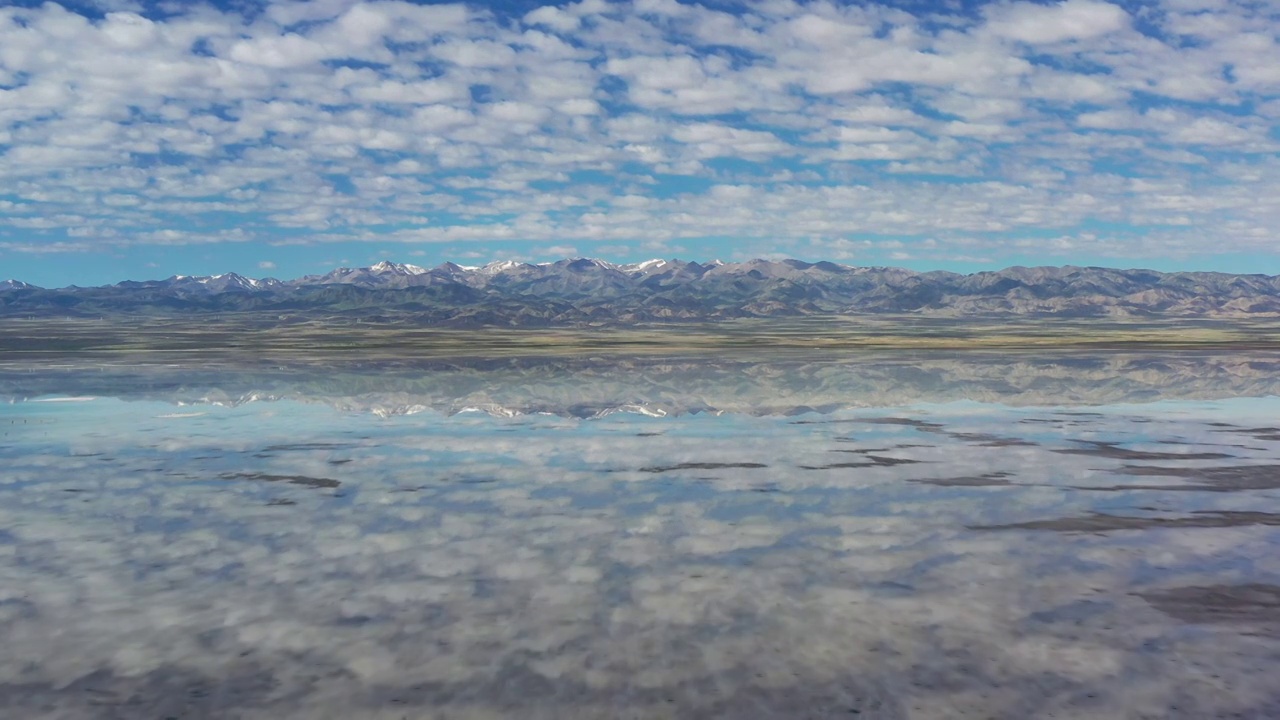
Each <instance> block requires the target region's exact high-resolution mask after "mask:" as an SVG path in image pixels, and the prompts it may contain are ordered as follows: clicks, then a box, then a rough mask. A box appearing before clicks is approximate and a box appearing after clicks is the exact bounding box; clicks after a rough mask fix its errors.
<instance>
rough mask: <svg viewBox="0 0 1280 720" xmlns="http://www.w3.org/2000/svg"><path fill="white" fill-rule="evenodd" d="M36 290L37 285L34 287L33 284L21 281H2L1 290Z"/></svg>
mask: <svg viewBox="0 0 1280 720" xmlns="http://www.w3.org/2000/svg"><path fill="white" fill-rule="evenodd" d="M34 288H35V285H32V284H31V283H25V282H22V281H21V280H4V281H0V290H30V289H34Z"/></svg>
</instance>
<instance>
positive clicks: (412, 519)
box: [0, 356, 1280, 720]
mask: <svg viewBox="0 0 1280 720" xmlns="http://www.w3.org/2000/svg"><path fill="white" fill-rule="evenodd" d="M1068 360H1069V362H1070V363H1072V364H1071V365H1070V368H1077V369H1081V374H1080V378H1081V381H1080V383H1078V384H1072V383H1071V382H1070V380H1069V377H1070V376H1069V374H1068V367H1067V366H1064V365H1063V363H1064V362H1068ZM1068 360H1063V359H1062V358H1057V359H1053V358H1040V359H1036V358H1015V359H1006V360H994V359H989V358H981V359H977V360H965V359H963V358H924V359H921V358H901V357H881V358H876V359H872V360H865V359H864V360H860V361H857V362H843V363H835V362H832V363H803V362H791V361H779V360H774V361H769V362H762V363H759V364H756V365H752V364H749V363H741V362H739V363H733V364H730V365H726V366H721V365H711V364H706V363H703V364H697V363H692V362H688V363H680V362H677V361H640V360H636V361H632V364H630V365H628V364H627V363H626V362H623V363H620V364H616V365H613V366H611V367H606V366H602V365H600V364H599V363H592V362H590V361H585V360H584V361H564V362H562V363H560V364H558V365H556V364H549V363H546V362H540V363H523V364H522V363H521V362H519V361H516V362H508V361H502V362H500V363H496V364H494V365H493V366H492V367H488V366H485V365H484V364H483V363H480V364H477V363H471V364H453V365H449V366H431V367H424V366H411V367H404V368H398V369H397V368H388V367H375V368H359V367H356V368H352V367H343V368H332V367H330V368H322V369H316V368H313V369H312V370H313V371H312V372H311V373H309V374H308V375H305V376H304V375H300V374H298V372H297V369H296V368H294V369H291V370H270V369H265V370H261V369H260V370H245V369H236V370H232V369H227V368H210V367H198V366H191V367H172V368H170V367H147V366H135V367H128V368H127V367H107V368H105V369H102V368H100V367H77V366H69V367H64V368H52V369H44V370H40V371H37V372H26V371H25V370H26V369H22V368H16V367H11V368H9V369H8V370H7V371H5V372H3V373H0V387H3V388H5V393H6V394H7V395H9V396H11V397H18V398H21V397H30V398H44V397H52V396H56V397H61V398H68V397H69V398H74V399H73V400H70V401H62V402H16V403H14V404H10V405H3V406H0V430H2V431H3V433H4V436H3V438H2V440H0V463H3V467H4V468H5V471H4V472H3V474H0V633H2V634H3V637H4V638H5V652H4V653H0V716H4V717H23V718H27V717H31V718H40V717H49V718H137V717H236V718H282V717H298V718H401V717H411V718H435V717H439V718H446V717H447V718H473V717H474V718H482V717H520V718H574V717H581V718H600V717H629V718H630V717H634V718H669V717H723V718H799V717H815V718H825V717H867V718H893V719H897V718H911V719H912V720H915V719H917V718H956V717H996V718H1028V717H1059V718H1135V717H1153V718H1154V717H1159V718H1213V717H1246V718H1248V717H1252V718H1266V717H1276V716H1278V715H1280V695H1277V692H1276V691H1275V689H1274V681H1273V680H1272V677H1273V675H1274V671H1275V669H1276V657H1277V653H1278V652H1280V638H1278V637H1277V632H1278V631H1280V612H1278V611H1277V607H1280V603H1277V601H1276V598H1277V597H1280V555H1277V554H1276V553H1275V552H1274V548H1275V543H1276V541H1277V539H1280V528H1278V527H1276V526H1277V525H1280V496H1277V494H1276V488H1277V485H1275V484H1274V482H1273V481H1274V478H1275V477H1276V476H1277V473H1276V471H1275V468H1276V467H1277V466H1280V437H1278V436H1277V433H1278V432H1280V431H1276V430H1275V429H1274V428H1272V427H1271V425H1272V424H1273V418H1274V417H1275V415H1276V412H1277V410H1280V402H1277V401H1276V400H1275V399H1273V398H1270V397H1265V396H1267V395H1272V394H1274V393H1273V384H1274V383H1276V382H1280V380H1277V377H1276V375H1274V374H1268V368H1273V367H1275V365H1274V363H1275V362H1276V360H1275V359H1274V358H1273V359H1267V358H1265V357H1250V358H1240V357H1237V358H1229V357H1217V358H1214V357H1198V358H1197V357H1192V358H1150V357H1147V358H1143V357H1134V356H1129V357H1125V358H1116V357H1100V358H1081V357H1076V358H1070V359H1068ZM556 367H559V368H561V369H560V370H558V371H557V370H555V369H554V368H556ZM1154 368H1160V369H1159V370H1157V369H1154ZM1037 372H1039V373H1040V375H1039V376H1037ZM1108 372H1110V373H1111V374H1110V375H1108V374H1107V373H1108ZM486 378H488V379H487V380H486ZM948 383H951V384H948ZM202 397H203V398H205V401H203V402H202V401H201V398H202ZM251 398H256V399H259V400H262V399H267V398H280V399H277V400H276V401H274V402H242V401H243V400H246V399H251ZM484 398H489V399H490V400H492V402H493V404H494V406H496V407H500V408H503V409H504V411H503V412H497V411H495V412H493V414H485V413H465V414H456V413H457V411H459V410H461V409H463V408H465V407H481V406H482V405H483V403H482V402H480V401H481V400H483V399H484ZM993 398H996V399H1000V400H1001V401H1002V402H989V401H987V400H991V399H993ZM1091 398H1092V400H1091ZM389 399H394V400H395V402H391V403H390V404H383V403H386V402H388V400H389ZM211 400H217V401H218V402H219V403H220V404H213V403H212V402H210V401H211ZM975 400H983V401H984V402H975ZM401 401H404V402H406V403H409V404H408V405H407V406H409V407H419V408H420V409H427V410H429V411H428V412H419V413H416V414H401V413H398V412H392V411H390V410H388V409H389V408H391V409H394V408H401V407H406V406H405V405H400V404H397V403H399V402H401ZM176 402H183V403H190V404H192V406H191V407H187V408H176V407H175V403H176ZM468 403H471V404H470V405H468ZM1120 403H1126V404H1120ZM1082 405H1089V406H1088V407H1081V406H1082ZM628 406H630V407H632V409H634V410H638V411H636V412H629V413H628V412H613V413H608V412H603V411H602V409H603V408H619V407H628ZM805 408H814V409H816V410H818V412H805V411H804V409H805ZM696 409H705V410H708V411H710V410H715V411H717V412H721V413H722V414H720V415H716V414H713V413H711V412H694V410H696ZM659 410H661V411H662V413H666V415H665V416H663V417H655V416H657V415H661V414H662V413H660V412H658V411H659ZM374 411H379V412H374ZM641 411H642V412H641ZM725 411H735V412H725ZM539 412H541V413H547V414H536V413H539ZM584 416H585V417H590V418H593V419H590V420H583V419H580V418H582V417H584Z"/></svg>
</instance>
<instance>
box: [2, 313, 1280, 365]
mask: <svg viewBox="0 0 1280 720" xmlns="http://www.w3.org/2000/svg"><path fill="white" fill-rule="evenodd" d="M1050 348H1063V349H1071V348H1079V349H1140V348H1197V349H1214V348H1222V349H1231V350H1245V349H1280V320H1277V319H1275V318H1265V319H1231V320H1221V319H1213V320H1196V321H1191V320H1186V319H1169V320H1163V319H1144V320H1111V319H1069V320H1068V319H1062V320H1058V319H1043V318H1040V319H1025V320H1023V319H1018V320H1006V319H1001V320H988V319H972V320H956V319H937V318H921V317H915V316H909V315H908V316H886V315H875V316H844V317H838V318H797V319H768V320H739V321H729V322H722V323H714V324H663V325H642V326H635V327H629V328H618V327H599V328H535V329H530V328H519V329H516V328H497V327H493V328H475V329H456V328H433V327H421V326H416V325H413V324H409V323H369V322H356V321H352V320H349V319H345V318H344V319H332V320H299V321H290V320H280V319H276V318H271V319H267V318H263V317H261V316H260V315H252V314H250V315H227V316H220V317H216V318H210V317H201V318H198V319H192V320H183V319H172V318H146V319H143V318H136V319H105V320H95V319H80V318H66V319H48V318H42V319H38V320H28V319H20V318H0V354H4V355H8V356H10V357H14V358H16V357H21V356H25V357H41V356H49V355H59V354H64V353H71V354H100V353H102V354H117V353H133V352H157V351H160V352H175V353H201V354H203V355H206V356H225V357H230V358H234V357H240V356H244V355H246V354H249V355H252V356H254V357H265V356H276V355H280V356H297V355H306V354H313V353H314V354H324V355H328V354H335V355H343V354H353V353H354V354H360V355H362V356H370V357H386V356H417V357H434V356H440V357H449V356H506V355H563V354H578V353H592V354H614V353H623V354H637V353H649V352H653V353H670V352H681V353H700V352H706V353H716V354H718V353H724V352H740V351H759V350H762V349H772V350H781V351H786V350H795V351H807V352H812V351H823V350H849V351H856V350H859V349H907V350H910V349H922V350H923V349H936V350H966V349H977V350H1002V349H1009V350H1017V349H1050Z"/></svg>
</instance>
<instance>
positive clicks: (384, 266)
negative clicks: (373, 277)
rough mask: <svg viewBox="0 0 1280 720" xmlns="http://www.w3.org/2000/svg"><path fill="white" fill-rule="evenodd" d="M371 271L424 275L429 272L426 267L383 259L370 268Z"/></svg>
mask: <svg viewBox="0 0 1280 720" xmlns="http://www.w3.org/2000/svg"><path fill="white" fill-rule="evenodd" d="M369 272H374V273H394V274H396V275H422V274H424V273H426V272H427V270H426V268H420V267H418V266H417V265H410V264H408V263H393V262H390V261H388V260H383V261H382V262H380V263H378V264H377V265H373V266H371V267H370V268H369Z"/></svg>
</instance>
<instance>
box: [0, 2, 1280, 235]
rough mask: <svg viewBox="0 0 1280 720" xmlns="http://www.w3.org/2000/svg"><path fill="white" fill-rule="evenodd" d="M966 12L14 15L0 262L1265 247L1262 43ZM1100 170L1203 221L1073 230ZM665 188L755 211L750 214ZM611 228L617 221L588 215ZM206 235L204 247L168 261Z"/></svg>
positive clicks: (1200, 13)
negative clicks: (1174, 233) (654, 245)
mask: <svg viewBox="0 0 1280 720" xmlns="http://www.w3.org/2000/svg"><path fill="white" fill-rule="evenodd" d="M980 10H981V12H980V13H979V16H980V17H979V18H977V19H974V18H972V17H967V16H961V15H948V14H945V11H941V10H940V11H938V13H937V14H931V15H924V14H918V13H919V11H914V10H909V9H904V8H901V7H897V6H894V5H888V4H886V5H877V4H857V5H843V6H842V5H832V4H827V3H819V2H811V3H802V4H797V3H790V2H764V3H759V4H758V5H753V6H752V7H750V8H747V9H742V10H740V11H736V12H726V11H725V10H723V9H716V8H713V7H709V6H706V5H701V4H697V3H672V2H659V1H654V2H641V3H637V4H624V3H607V2H602V1H601V2H597V1H594V0H593V1H590V2H578V3H569V4H563V5H555V6H552V5H548V6H546V7H540V8H532V9H530V10H529V12H527V13H526V14H525V15H524V16H523V17H505V16H503V15H501V13H498V12H492V11H481V10H475V9H470V10H469V9H468V8H467V7H466V6H463V5H412V4H406V3H399V2H387V1H381V0H379V1H374V2H357V1H356V0H342V1H328V0H326V1H324V2H305V3H303V2H291V3H272V4H271V5H270V6H269V7H268V8H267V9H266V11H265V12H264V13H263V14H262V15H261V16H259V17H256V18H252V19H249V18H245V17H243V16H241V15H239V14H237V13H236V12H235V11H233V10H216V9H213V8H210V7H203V6H202V7H198V8H197V7H195V6H191V7H190V8H187V9H185V10H181V11H178V12H175V13H174V14H169V15H165V16H158V15H151V14H148V13H147V12H146V11H145V10H142V9H139V8H137V7H133V6H130V5H129V4H128V3H121V4H116V5H113V7H112V12H110V13H109V14H107V15H106V16H105V17H102V18H101V19H89V18H88V17H86V16H82V15H80V14H78V13H76V12H74V11H72V10H68V9H65V8H63V7H61V6H58V5H56V4H46V5H43V6H40V7H21V8H19V7H7V8H3V9H0V143H3V144H2V145H0V152H2V153H3V155H0V184H2V185H3V187H5V188H12V189H13V195H14V196H15V197H16V198H21V199H23V200H24V201H25V203H26V204H29V205H32V206H33V207H31V208H27V210H29V211H30V212H24V213H22V214H16V213H15V214H6V215H5V217H3V218H0V240H4V241H6V242H8V243H10V245H9V246H10V247H34V246H36V245H39V244H40V243H41V242H49V243H55V242H59V241H65V240H66V239H67V238H68V237H71V236H72V235H73V234H74V235H75V236H76V237H80V238H95V239H96V240H97V241H98V242H101V243H103V244H104V245H105V244H122V243H130V242H150V241H154V240H155V239H156V238H162V239H163V238H165V237H166V236H164V235H162V234H157V232H158V231H162V230H164V229H166V228H172V227H177V225H178V223H177V222H176V220H175V218H177V217H180V216H182V217H190V216H191V215H192V214H199V213H200V212H201V211H202V210H203V211H208V212H219V213H230V214H232V215H234V216H236V217H237V218H238V219H239V224H240V225H241V226H243V227H245V228H246V231H249V232H251V233H252V234H253V235H254V236H255V237H263V238H271V237H273V236H274V235H278V234H279V231H280V230H281V229H284V228H299V227H300V228H312V229H317V230H323V231H324V232H325V236H324V237H325V238H326V239H329V240H333V241H336V240H340V239H347V240H358V239H362V238H372V237H376V236H377V235H378V233H374V232H372V231H371V229H370V228H371V227H374V226H378V227H383V226H391V227H397V226H401V227H408V228H411V229H410V230H406V231H405V233H404V234H403V236H402V239H404V240H406V241H410V240H462V239H467V238H473V239H476V240H481V241H482V240H485V239H492V238H503V239H515V240H523V241H529V242H534V243H546V242H553V243H555V242H559V241H560V240H561V239H573V241H574V242H575V243H580V242H585V241H587V240H593V239H594V240H601V241H613V242H615V244H618V243H627V244H630V245H629V246H635V244H636V243H641V242H645V241H649V240H651V239H654V238H657V239H659V240H661V239H663V238H666V239H670V238H675V237H681V238H689V239H692V240H696V238H698V237H699V236H700V234H704V235H705V236H707V237H722V236H723V235H724V232H722V231H725V230H726V229H734V230H733V231H734V232H738V233H743V234H745V236H747V237H756V236H757V235H761V234H764V233H765V232H768V233H770V234H773V235H774V237H775V238H776V239H777V241H778V242H780V243H781V242H784V241H785V242H796V241H801V240H804V239H806V238H808V237H811V236H812V234H813V233H817V234H818V235H819V236H822V237H836V238H840V237H844V236H845V235H848V234H850V233H853V232H867V233H891V234H892V233H898V234H900V236H901V239H903V240H912V241H915V242H922V241H923V238H924V237H925V234H927V233H930V232H933V231H935V230H936V229H937V228H938V227H939V226H948V225H949V223H948V221H947V220H946V219H944V218H941V217H936V216H935V215H934V212H933V207H937V208H945V209H946V210H947V212H950V213H951V214H952V215H951V217H953V218H955V220H954V221H953V222H951V223H950V224H954V225H955V226H957V227H963V228H965V229H966V231H976V230H977V229H978V228H987V229H989V230H990V229H1002V228H1003V229H1008V228H1022V227H1031V226H1033V225H1034V224H1035V223H1037V222H1044V223H1046V227H1053V228H1057V227H1067V226H1070V225H1071V224H1072V223H1087V222H1089V221H1098V220H1107V221H1122V220H1130V221H1134V222H1137V221H1142V222H1145V223H1150V224H1152V225H1153V226H1164V225H1173V224H1178V225H1184V226H1186V227H1189V228H1191V229H1199V230H1200V231H1201V233H1202V236H1203V238H1204V239H1203V243H1202V245H1201V247H1202V249H1203V251H1204V252H1212V251H1216V250H1218V249H1220V248H1221V247H1222V246H1223V243H1228V244H1230V243H1237V244H1241V243H1252V242H1253V241H1251V240H1246V239H1247V238H1253V237H1255V236H1257V235H1258V234H1259V233H1260V232H1261V231H1262V230H1263V229H1265V228H1267V227H1273V226H1274V222H1275V221H1276V219H1277V218H1276V214H1275V210H1274V209H1273V208H1271V207H1270V206H1268V205H1266V204H1259V205H1258V206H1257V207H1254V208H1242V207H1241V206H1240V204H1239V203H1238V202H1237V200H1238V198H1239V197H1240V196H1241V195H1243V194H1247V193H1249V192H1251V193H1253V194H1254V195H1255V196H1262V195H1265V196H1270V195H1276V194H1280V185H1272V184H1270V183H1277V173H1276V172H1274V169H1273V168H1272V167H1271V166H1272V164H1274V162H1275V161H1274V160H1273V159H1271V157H1270V156H1271V155H1274V153H1275V152H1276V151H1277V150H1280V147H1278V144H1277V142H1276V140H1275V135H1274V130H1273V125H1274V119H1275V118H1276V117H1280V111H1278V110H1276V109H1275V108H1276V106H1277V101H1276V100H1275V97H1276V92H1277V91H1278V90H1280V75H1278V74H1277V71H1276V70H1275V68H1276V67H1280V45H1278V44H1277V43H1276V41H1275V38H1274V26H1275V22H1276V18H1275V17H1274V16H1273V14H1268V11H1267V10H1266V9H1265V8H1262V7H1260V6H1257V5H1251V4H1248V3H1238V2H1231V1H1228V0H1224V1H1223V2H1220V3H1217V4H1212V3H1211V4H1207V5H1206V6H1205V7H1203V8H1202V7H1200V6H1199V5H1196V4H1195V3H1187V2H1183V1H1182V0H1178V1H1177V2H1174V1H1173V0H1166V2H1164V3H1163V4H1162V5H1161V7H1160V8H1159V12H1154V11H1153V12H1152V13H1150V15H1149V17H1146V20H1147V21H1149V22H1148V24H1149V25H1150V24H1154V26H1157V27H1159V28H1160V29H1161V32H1164V33H1165V34H1166V36H1160V35H1159V34H1158V33H1153V32H1149V31H1148V30H1146V29H1144V30H1143V31H1142V32H1139V31H1138V30H1136V29H1135V28H1134V27H1133V26H1132V18H1131V17H1130V15H1129V14H1128V12H1126V10H1124V9H1123V8H1122V7H1120V6H1119V5H1115V4H1110V3H1106V2H1099V1H1097V0H1066V2H1061V3H1056V4H1040V3H1030V2H1015V3H992V4H989V5H986V6H984V7H983V8H980ZM913 13H917V14H913ZM1190 36H1194V37H1195V38H1196V39H1195V42H1191V43H1187V42H1184V41H1183V38H1186V37H1190ZM55 47H56V48H58V52H56V53H51V52H50V51H49V48H55ZM727 48H735V49H734V50H732V51H730V50H728V49H727ZM1138 98H1142V100H1141V102H1139V99H1138ZM1224 163H1236V164H1246V165H1252V166H1255V167H1258V168H1265V171H1260V174H1259V177H1260V180H1258V181H1256V182H1255V183H1254V184H1252V185H1249V186H1248V187H1247V188H1246V187H1245V186H1243V185H1226V186H1224V185H1223V181H1222V180H1221V178H1216V179H1213V180H1212V181H1210V180H1209V178H1210V176H1211V175H1212V171H1213V169H1214V168H1215V167H1218V166H1220V165H1222V164H1224ZM1115 164H1120V165H1124V166H1126V167H1128V168H1130V169H1129V170H1127V171H1126V172H1129V173H1131V174H1132V175H1133V176H1135V177H1138V178H1142V177H1160V176H1165V175H1168V174H1170V173H1191V174H1192V176H1193V177H1192V178H1191V185H1192V186H1197V185H1200V186H1203V187H1194V189H1192V190H1190V191H1189V193H1188V194H1190V195H1194V196H1196V197H1198V198H1199V201H1198V202H1197V203H1195V204H1194V206H1193V207H1190V208H1187V207H1180V208H1176V209H1175V208H1173V207H1172V206H1170V207H1167V208H1166V207H1162V206H1159V205H1158V204H1153V203H1150V202H1148V201H1147V199H1146V198H1145V197H1144V196H1142V195H1141V194H1140V193H1139V192H1138V191H1136V190H1134V189H1133V187H1132V186H1128V185H1124V184H1123V183H1121V184H1115V185H1107V186H1105V187H1103V186H1099V187H1094V188H1093V189H1092V191H1091V192H1090V193H1089V194H1090V195H1091V196H1092V197H1094V198H1096V202H1095V203H1093V204H1092V205H1090V206H1088V207H1085V206H1074V205H1072V204H1071V203H1070V202H1069V201H1068V202H1066V203H1065V204H1064V198H1073V197H1076V196H1077V195H1078V192H1077V191H1078V186H1080V185H1090V184H1092V185H1098V184H1099V182H1098V181H1097V180H1092V181H1091V180H1089V179H1088V177H1089V176H1090V175H1091V174H1094V167H1095V166H1098V165H1101V166H1110V165H1115ZM537 172H543V174H542V175H540V176H536V174H537ZM671 176H682V177H685V178H689V177H695V178H698V180H699V183H700V185H697V187H703V188H706V187H710V186H712V185H717V184H718V185H728V184H733V185H741V186H743V187H749V188H751V190H752V196H751V202H752V203H753V204H752V206H751V207H747V208H743V207H736V206H734V207H727V206H724V205H723V204H722V203H723V198H720V197H716V196H714V195H713V194H711V193H710V191H707V190H696V189H688V187H687V186H686V185H685V184H683V183H675V182H673V181H671V180H670V177H671ZM920 176H927V179H919V178H920ZM977 177H986V178H987V179H994V180H995V181H996V183H997V184H1000V185H1002V186H1005V185H1007V186H1011V187H1016V186H1018V184H1019V182H1020V179H1023V178H1028V179H1029V180H1027V182H1028V183H1029V185H1030V186H1029V187H1022V188H1021V191H1022V192H1023V194H1022V195H1021V196H1020V197H1022V198H1024V200H1025V202H1005V203H985V204H984V203H982V200H981V198H980V197H978V196H979V195H980V192H977V191H975V190H974V189H973V188H971V187H968V185H967V184H968V183H969V181H970V180H971V179H973V178H977ZM334 178H345V179H346V180H345V181H342V182H339V181H336V180H334ZM1197 178H1199V181H1197ZM1030 179H1033V180H1030ZM1232 182H1234V181H1232ZM668 183H671V184H668ZM934 183H937V184H934ZM1258 183H1261V184H1258ZM948 185H952V186H950V187H948ZM824 194H826V195H829V196H838V195H841V194H847V195H848V196H850V200H849V202H865V201H866V200H867V199H868V198H871V197H874V198H875V205H874V207H871V206H865V207H860V208H847V207H844V206H834V207H832V206H829V205H828V204H827V203H825V202H823V201H821V200H820V198H821V197H823V196H824ZM620 198H629V199H626V200H625V201H624V203H623V204H627V206H628V214H626V215H625V216H624V215H616V214H615V215H612V216H611V215H609V214H608V213H604V212H603V211H604V210H605V209H606V208H609V207H614V208H618V207H621V206H622V204H617V203H614V202H613V201H614V200H615V199H620ZM634 198H645V200H646V203H645V204H637V203H636V201H635V199H634ZM855 198H856V199H855ZM922 198H924V199H927V200H928V202H932V203H936V205H935V206H933V207H925V206H923V205H922ZM570 199H572V200H570ZM953 200H954V203H953ZM6 201H7V200H6ZM971 203H976V205H981V206H983V207H984V209H983V210H982V211H981V215H982V219H981V220H980V221H979V219H977V218H975V217H973V213H972V212H971V210H970V208H971V207H974V206H975V205H971ZM1038 203H1044V204H1045V205H1038ZM1130 208H1131V209H1132V210H1128V209H1130ZM709 213H719V215H716V216H712V215H709ZM33 218H37V219H33ZM71 218H74V219H75V222H74V223H67V224H62V223H61V221H60V220H59V219H67V220H69V219H71ZM712 218H714V220H713V219H712ZM904 218H905V219H904ZM623 220H625V222H623ZM1228 221H1230V222H1232V223H1234V224H1233V225H1231V227H1232V228H1233V230H1232V232H1231V233H1230V234H1228V233H1226V231H1225V230H1224V228H1226V227H1227V222H1228ZM763 228H767V231H766V230H763ZM1135 232H1141V229H1140V228H1135ZM833 233H834V235H833ZM197 236H198V237H200V238H202V239H201V240H200V241H201V242H214V241H218V238H220V237H221V236H220V235H218V234H213V235H207V234H200V233H191V232H187V233H185V234H183V235H182V237H183V238H187V239H191V238H195V237H197ZM1153 237H1154V236H1153ZM164 241H166V242H175V241H177V240H175V239H173V238H168V239H165V240H164ZM290 241H291V242H300V241H301V240H298V239H296V238H294V239H292V240H290ZM987 242H988V244H989V245H990V247H989V248H988V250H989V251H992V250H994V251H995V252H994V253H993V254H996V255H998V254H999V252H1000V248H1001V247H1006V249H1008V247H1007V246H1005V245H1003V244H1002V243H1003V241H1002V240H1001V239H999V238H997V237H992V238H990V239H989V240H988V241H987ZM1240 246H1241V247H1244V245H1240ZM1188 247H1189V246H1188ZM1249 247H1253V245H1249Z"/></svg>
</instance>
